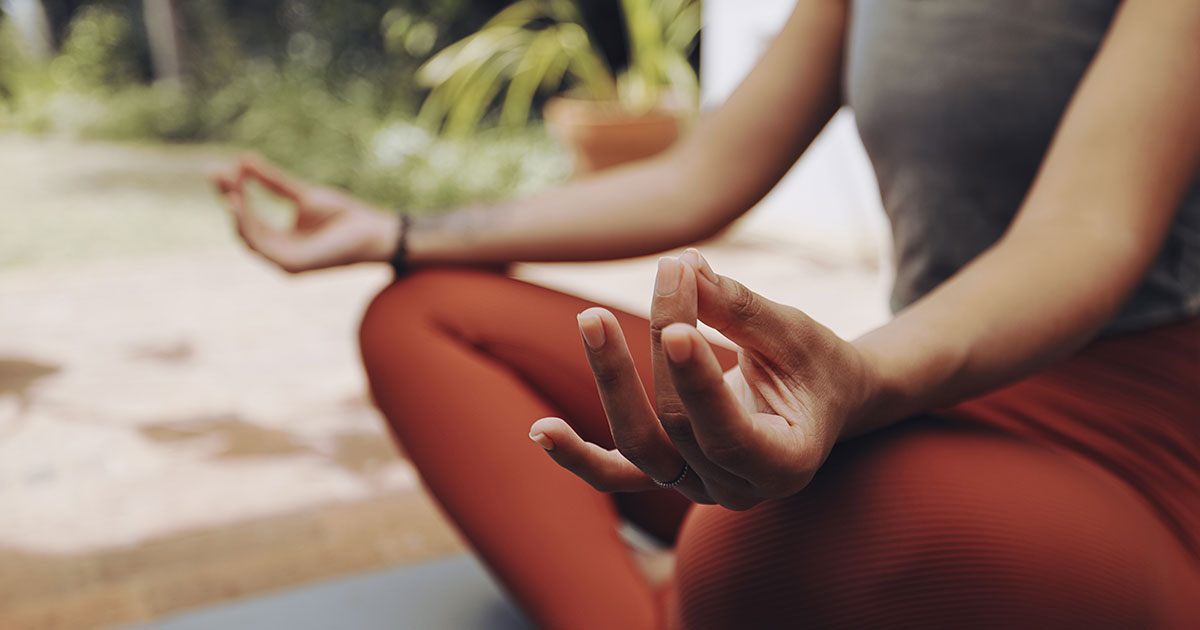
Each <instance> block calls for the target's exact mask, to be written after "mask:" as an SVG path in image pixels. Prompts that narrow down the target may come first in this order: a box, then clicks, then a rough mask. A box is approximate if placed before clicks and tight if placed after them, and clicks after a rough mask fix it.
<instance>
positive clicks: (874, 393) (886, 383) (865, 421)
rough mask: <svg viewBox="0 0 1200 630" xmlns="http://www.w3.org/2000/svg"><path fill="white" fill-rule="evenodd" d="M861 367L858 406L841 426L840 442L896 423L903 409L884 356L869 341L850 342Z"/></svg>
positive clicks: (899, 389) (901, 399)
mask: <svg viewBox="0 0 1200 630" xmlns="http://www.w3.org/2000/svg"><path fill="white" fill-rule="evenodd" d="M851 345H852V346H853V347H854V348H855V350H857V351H858V356H859V359H860V361H859V363H860V366H861V367H860V377H859V383H860V389H859V404H858V405H856V406H855V408H854V410H853V411H852V412H851V413H850V414H849V416H847V418H846V419H845V421H844V422H843V424H842V429H841V433H840V435H839V439H848V438H852V437H855V436H858V435H862V434H864V433H868V432H870V431H873V430H875V429H877V428H879V427H882V426H884V425H887V424H889V423H891V422H893V421H895V420H896V419H897V417H898V416H897V413H902V412H900V411H899V410H900V409H901V408H902V407H903V398H904V397H903V396H902V395H901V394H900V392H901V389H902V388H900V387H899V386H898V385H897V384H896V382H895V380H894V379H893V378H892V374H891V372H890V370H888V367H887V362H886V361H885V360H884V358H885V357H884V355H881V354H880V353H879V352H878V351H877V349H876V348H874V347H873V346H872V344H871V343H870V342H869V341H866V342H864V340H863V339H859V340H855V341H853V342H851Z"/></svg>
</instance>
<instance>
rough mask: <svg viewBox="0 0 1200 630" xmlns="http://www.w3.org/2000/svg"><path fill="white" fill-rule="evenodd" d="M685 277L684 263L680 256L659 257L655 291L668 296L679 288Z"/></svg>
mask: <svg viewBox="0 0 1200 630" xmlns="http://www.w3.org/2000/svg"><path fill="white" fill-rule="evenodd" d="M682 278H683V263H681V262H679V259H678V258H673V257H671V256H663V257H662V258H659V259H658V276H657V277H656V278H655V279H654V292H655V293H657V294H659V295H661V296H663V297H666V296H668V295H671V294H672V293H674V292H676V291H678V290H679V281H680V280H681V279H682Z"/></svg>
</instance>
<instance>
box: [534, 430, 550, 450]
mask: <svg viewBox="0 0 1200 630" xmlns="http://www.w3.org/2000/svg"><path fill="white" fill-rule="evenodd" d="M529 439H531V440H533V441H534V442H537V444H538V446H540V447H542V448H544V449H546V450H547V451H552V450H554V442H553V441H551V440H550V436H548V435H546V434H545V433H530V434H529Z"/></svg>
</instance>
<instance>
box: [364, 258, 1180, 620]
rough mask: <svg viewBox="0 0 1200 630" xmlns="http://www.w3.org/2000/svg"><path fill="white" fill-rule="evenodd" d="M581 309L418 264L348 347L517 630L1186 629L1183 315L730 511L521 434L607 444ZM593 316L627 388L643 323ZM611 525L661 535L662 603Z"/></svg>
mask: <svg viewBox="0 0 1200 630" xmlns="http://www.w3.org/2000/svg"><path fill="white" fill-rule="evenodd" d="M589 306H593V304H591V303H589V302H587V301H585V300H582V299H579V298H576V297H571V296H568V295H564V294H561V293H557V292H554V291H551V290H548V289H544V288H541V287H537V286H533V285H530V284H526V283H523V282H520V281H517V280H513V279H511V278H507V277H505V276H503V275H500V274H496V273H491V272H486V271H477V270H461V269H459V270H450V269H434V270H428V271H423V272H419V273H416V274H413V275H411V276H409V277H406V278H404V279H402V280H400V281H398V282H397V283H395V284H393V285H392V286H390V287H388V288H387V289H385V290H384V291H383V292H382V293H381V294H380V295H379V296H378V297H377V298H376V299H375V301H374V302H373V303H372V304H371V306H370V307H369V308H368V310H367V313H366V315H365V317H364V320H363V324H362V330H361V342H362V354H363V362H364V364H365V366H366V370H367V374H368V377H369V379H370V383H371V389H372V392H373V394H374V397H375V400H376V402H377V404H378V405H379V408H380V409H381V410H382V411H383V413H384V415H385V416H386V417H387V419H388V423H389V424H390V426H391V428H392V430H393V431H394V434H395V436H396V438H397V439H398V441H399V442H400V443H402V444H403V446H404V448H405V450H406V451H407V453H408V455H409V457H411V459H412V461H413V462H414V463H415V464H416V466H417V467H418V469H419V470H420V472H421V475H422V477H423V479H424V481H425V483H426V484H427V485H428V487H429V489H430V490H431V491H432V492H433V494H434V496H436V497H437V499H438V501H439V502H440V503H441V505H442V506H443V507H444V508H445V510H446V512H448V513H449V515H450V517H451V518H452V519H453V520H454V522H455V523H456V524H457V525H458V527H459V528H460V529H461V531H462V533H463V534H464V535H465V536H466V537H467V539H468V540H470V542H471V544H472V545H473V546H474V548H475V549H476V550H477V551H478V553H479V554H480V555H481V556H482V557H483V559H484V560H485V561H486V563H487V564H488V566H489V567H490V568H491V569H492V571H494V572H495V574H496V575H497V576H498V577H499V578H500V580H502V581H503V583H504V584H505V585H506V586H507V588H508V589H509V591H510V592H511V594H512V595H513V596H514V597H515V598H516V599H517V600H518V601H519V602H520V604H521V605H522V606H523V607H524V609H525V610H526V612H527V613H528V614H529V615H530V616H531V617H532V618H533V619H534V620H535V621H536V622H537V623H538V624H539V625H540V626H542V627H546V628H564V629H570V630H583V629H587V628H601V629H605V630H611V629H618V628H619V629H638V628H659V627H683V628H688V629H698V628H784V627H814V628H819V627H850V628H883V627H887V628H894V627H920V628H928V627H954V628H961V627H972V628H977V627H1014V628H1017V627H1019V628H1030V627H1036V628H1043V627H1080V628H1102V627H1114V628H1135V627H1136V628H1183V627H1200V398H1198V395H1197V393H1196V390H1197V389H1198V387H1197V386H1198V385H1200V320H1192V321H1191V322H1188V323H1185V324H1182V325H1175V326H1170V327H1164V328H1160V329H1156V330H1153V331H1147V332H1143V333H1138V334H1134V335H1126V336H1120V337H1113V338H1109V339H1106V340H1102V341H1099V342H1096V343H1094V344H1092V345H1091V346H1089V347H1088V348H1087V349H1085V350H1084V351H1083V352H1081V353H1080V354H1078V355H1077V356H1075V357H1073V358H1071V359H1069V360H1066V361H1064V362H1061V363H1059V364H1058V365H1056V366H1054V367H1053V368H1050V369H1048V370H1045V371H1043V372H1041V373H1039V374H1038V375H1036V376H1034V377H1031V378H1029V379H1026V380H1025V381H1022V382H1020V383H1018V384H1016V385H1014V386H1012V387H1009V388H1006V389H1003V390H1000V391H998V392H995V393H993V394H991V395H988V396H985V397H983V398H979V399H976V400H973V401H970V402H968V403H965V404H962V405H959V406H957V407H955V408H953V409H950V410H946V411H944V412H941V413H939V414H937V415H936V416H933V415H931V416H928V417H922V418H916V419H911V420H908V421H905V422H901V423H898V424H897V425H894V426H892V427H890V428H888V429H885V430H882V431H877V432H875V433H873V434H871V435H868V436H866V437H863V438H859V439H856V440H852V441H849V442H845V443H842V444H839V445H838V446H837V447H836V448H835V449H834V451H833V453H832V455H831V456H830V458H829V460H828V462H827V463H826V464H825V466H824V467H823V468H822V469H821V471H820V472H819V473H818V474H817V476H816V478H815V479H814V480H813V482H812V484H811V485H810V486H809V487H808V488H807V489H805V490H804V491H803V492H801V493H799V494H797V495H795V496H793V497H791V498H788V499H784V500H779V501H772V502H768V503H764V504H762V505H760V506H758V507H756V508H754V509H751V510H748V511H745V512H732V511H727V510H725V509H723V508H720V507H716V506H690V505H689V504H688V503H687V502H686V501H685V500H684V499H683V498H682V497H680V496H679V495H677V494H675V493H673V492H669V491H661V492H647V493H641V494H631V495H615V496H608V495H602V494H598V493H596V492H595V491H593V490H592V489H591V488H590V487H589V486H587V485H586V484H585V483H584V482H582V481H580V480H579V479H577V478H575V477H573V476H572V475H571V474H569V473H567V472H566V471H564V470H562V469H560V468H559V467H558V466H557V465H555V464H554V463H553V462H552V461H551V460H550V458H549V457H547V456H546V455H545V454H544V453H543V452H541V448H540V447H538V446H537V445H536V444H534V443H532V442H531V441H530V440H529V438H528V437H527V435H528V429H529V425H530V424H531V423H532V422H533V421H534V420H535V419H537V418H540V417H543V416H547V415H557V416H561V417H563V418H565V419H567V420H568V422H570V423H571V424H572V426H574V427H575V429H576V430H577V431H578V432H579V433H580V435H582V436H583V437H584V438H585V439H587V440H590V441H593V442H596V443H598V444H602V445H604V446H606V447H611V446H612V439H611V436H610V435H609V430H608V423H607V420H606V419H605V416H604V413H603V410H602V409H601V406H600V402H599V399H598V396H597V394H596V389H595V385H594V383H593V381H592V376H591V372H590V370H589V369H588V365H587V362H586V359H585V357H584V353H583V350H582V346H581V342H580V340H579V334H578V332H577V329H576V323H575V317H574V316H575V314H576V313H578V312H579V311H582V310H583V309H585V308H587V307H589ZM614 312H615V313H616V314H617V317H618V319H619V320H620V321H621V325H622V327H623V329H624V331H625V334H626V336H627V338H628V340H629V346H630V348H631V350H632V351H633V352H634V355H635V356H634V358H635V361H636V362H637V365H638V369H639V372H640V373H641V374H642V377H643V379H645V378H646V377H647V376H648V375H649V374H650V373H651V371H650V359H649V345H650V343H649V330H648V323H647V322H646V320H644V319H642V318H639V317H636V316H633V315H629V314H626V313H621V312H618V311H615V310H614ZM717 356H718V358H719V359H720V360H721V362H722V363H723V364H725V365H733V364H734V363H735V355H734V354H733V353H732V352H729V351H726V350H718V354H717ZM646 385H647V391H653V390H652V388H651V387H650V384H649V383H647V384H646ZM622 516H624V517H625V518H628V519H630V520H632V521H634V522H636V523H638V524H640V525H641V526H642V527H643V528H645V529H647V530H649V531H650V532H652V533H654V534H656V535H658V536H659V537H661V538H662V539H664V540H667V541H672V542H674V544H675V547H676V552H677V568H676V576H675V579H674V580H673V582H672V583H671V584H670V585H669V586H668V587H667V588H666V589H663V590H662V591H660V592H655V591H654V590H653V589H652V588H651V587H650V586H648V585H647V583H646V582H645V580H644V579H643V578H642V577H641V574H640V573H639V572H638V571H637V569H636V568H635V565H634V563H633V561H632V559H631V556H630V554H629V552H628V549H627V547H626V545H625V543H624V542H623V540H622V539H621V538H620V537H619V536H618V534H617V524H618V521H619V519H620V518H621V517H622Z"/></svg>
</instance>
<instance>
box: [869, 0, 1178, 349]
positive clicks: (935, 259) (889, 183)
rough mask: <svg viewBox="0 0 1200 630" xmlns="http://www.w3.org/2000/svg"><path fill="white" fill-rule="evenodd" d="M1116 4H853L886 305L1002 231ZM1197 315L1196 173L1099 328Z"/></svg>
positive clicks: (982, 0)
mask: <svg viewBox="0 0 1200 630" xmlns="http://www.w3.org/2000/svg"><path fill="white" fill-rule="evenodd" d="M1119 4H1120V2H1119V0H855V2H854V3H853V6H852V9H851V26H850V37H849V45H848V50H847V65H846V94H847V98H848V101H849V105H850V106H851V107H852V108H853V109H854V112H855V116H856V119H857V121H858V128H859V133H860V134H861V135H862V140H863V144H864V145H865V146H866V149H867V154H868V155H869V156H870V158H871V162H872V164H873V165H874V168H875V174H876V176H877V178H878V180H879V188H880V192H881V194H882V197H883V205H884V208H885V209H886V211H887V214H888V217H889V218H890V220H891V224H892V236H893V241H894V244H895V249H894V253H895V258H896V260H895V262H896V283H895V286H894V288H893V291H892V308H893V309H894V310H899V309H901V308H903V307H905V306H907V305H908V304H911V303H912V302H914V301H916V300H917V299H918V298H920V297H921V296H922V295H924V294H925V293H927V292H929V291H930V290H932V289H933V288H934V287H936V286H937V285H938V284H940V283H941V282H942V281H944V280H946V279H947V278H949V277H950V276H951V275H952V274H954V272H955V271H957V270H958V269H960V268H961V267H963V266H964V265H966V264H967V263H968V262H970V261H971V259H973V258H974V257H975V256H977V255H979V254H980V253H982V252H983V250H985V249H987V248H988V247H989V246H991V245H992V244H993V243H995V242H996V241H997V240H998V239H999V238H1000V236H1001V235H1002V234H1003V233H1004V230H1005V228H1007V227H1008V224H1009V223H1010V222H1011V221H1012V219H1013V216H1014V215H1015V214H1016V212H1017V209H1018V208H1019V207H1020V205H1021V201H1022V199H1023V198H1024V197H1025V193H1026V191H1027V190H1028V189H1029V186H1030V184H1031V183H1032V182H1033V178H1034V175H1035V174H1036V172H1037V170H1038V167H1039V165H1040V164H1041V161H1042V157H1043V155H1044V154H1045V153H1046V149H1047V148H1048V147H1049V145H1050V139H1051V137H1052V136H1053V134H1054V131H1055V129H1056V127H1057V126H1058V123H1059V120H1060V118H1061V117H1062V114H1063V111H1064V109H1065V108H1066V106H1067V102H1068V101H1069V100H1070V98H1071V95H1072V93H1073V92H1074V90H1075V87H1076V85H1077V84H1078V83H1079V80H1080V79H1081V78H1082V77H1083V73H1084V71H1085V70H1086V69H1087V67H1088V64H1089V63H1090V62H1091V60H1092V57H1093V56H1094V55H1095V53H1096V49H1097V48H1098V47H1099V45H1100V41H1101V40H1102V39H1103V37H1104V35H1105V32H1106V31H1107V29H1108V26H1109V23H1110V22H1111V21H1112V18H1113V15H1114V13H1115V12H1116V9H1117V6H1118V5H1119ZM1065 236H1066V235H1064V237H1065ZM1197 313H1200V174H1198V177H1197V179H1196V182H1195V184H1194V185H1193V186H1192V188H1191V190H1190V192H1189V193H1188V195H1187V197H1186V198H1185V199H1184V201H1183V205H1182V207H1181V208H1180V209H1179V214H1178V216H1177V218H1176V220H1175V223H1174V225H1173V226H1172V228H1171V231H1170V234H1169V235H1168V236H1167V239H1166V242H1165V243H1164V245H1163V249H1162V252H1161V253H1160V255H1159V257H1158V259H1157V260H1156V262H1155V263H1154V266H1153V268H1152V269H1151V271H1150V273H1149V275H1148V276H1147V277H1146V278H1145V280H1144V281H1143V282H1142V284H1141V285H1140V286H1139V287H1138V288H1137V289H1136V291H1135V292H1134V294H1133V295H1132V296H1131V297H1130V299H1129V301H1128V302H1127V303H1126V304H1125V305H1124V306H1123V307H1122V308H1121V310H1120V312H1119V313H1118V314H1117V316H1116V317H1115V318H1114V319H1113V320H1112V321H1111V322H1110V323H1109V324H1108V326H1106V327H1105V330H1104V332H1106V333H1114V332H1122V331H1130V330H1137V329H1142V328H1147V327H1151V326H1156V325H1159V324H1165V323H1169V322H1173V321H1178V320H1181V319H1186V318H1189V317H1192V316H1195V315H1197Z"/></svg>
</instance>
